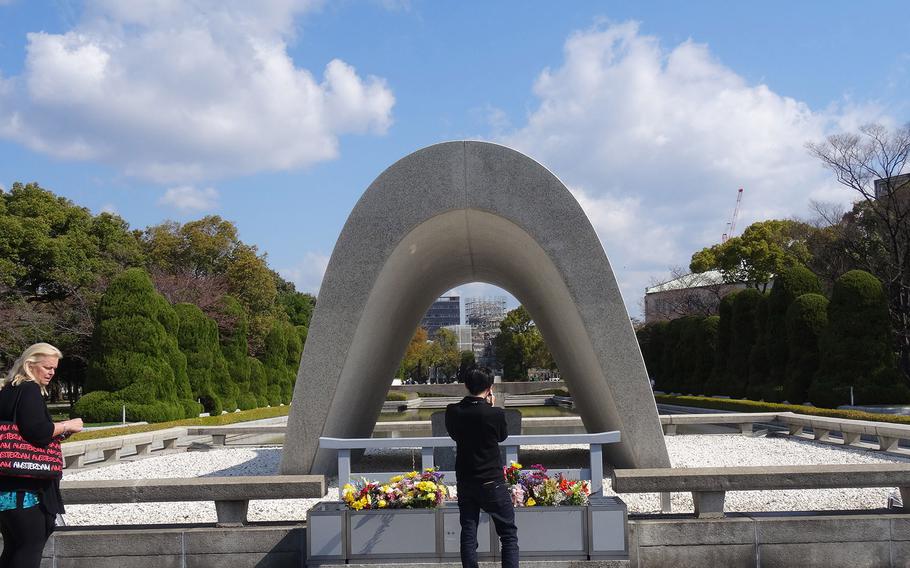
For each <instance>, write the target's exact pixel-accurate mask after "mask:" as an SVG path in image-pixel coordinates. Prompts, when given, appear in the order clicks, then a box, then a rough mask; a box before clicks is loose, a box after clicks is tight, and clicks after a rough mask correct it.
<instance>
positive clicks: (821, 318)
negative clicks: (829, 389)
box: [784, 294, 828, 403]
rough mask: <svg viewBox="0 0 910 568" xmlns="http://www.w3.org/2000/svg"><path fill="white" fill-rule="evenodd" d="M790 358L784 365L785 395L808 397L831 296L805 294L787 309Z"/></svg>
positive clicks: (796, 399)
mask: <svg viewBox="0 0 910 568" xmlns="http://www.w3.org/2000/svg"><path fill="white" fill-rule="evenodd" d="M786 323H787V327H786V330H787V340H788V341H789V342H790V345H789V348H788V356H789V360H788V361H787V366H786V368H785V375H784V377H785V380H784V399H785V400H787V401H790V402H793V403H799V402H804V401H806V400H808V392H809V386H810V385H811V384H812V378H813V377H814V376H815V373H816V372H817V371H818V340H819V337H820V336H821V334H822V331H824V329H825V326H827V325H828V299H827V298H825V297H824V296H822V295H821V294H803V295H802V296H800V297H798V298H796V299H795V300H794V301H793V303H792V304H790V307H789V308H788V309H787V321H786Z"/></svg>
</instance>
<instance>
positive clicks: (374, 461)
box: [65, 434, 910, 525]
mask: <svg viewBox="0 0 910 568" xmlns="http://www.w3.org/2000/svg"><path fill="white" fill-rule="evenodd" d="M666 441H667V449H668V451H669V453H670V460H671V462H672V464H673V466H674V467H732V466H743V465H802V464H806V465H810V464H858V463H898V462H904V463H906V462H908V461H910V459H908V458H903V457H899V456H890V455H882V454H880V453H878V452H873V451H868V450H863V449H855V448H845V447H840V446H832V445H828V444H820V443H816V442H813V441H810V440H803V439H798V438H750V437H746V436H742V435H739V434H730V435H716V434H715V435H686V436H670V437H667V438H666ZM521 456H522V457H521V459H522V461H523V462H526V463H524V465H530V464H532V463H535V462H536V461H540V462H542V463H544V464H545V465H549V466H551V467H556V466H557V465H559V466H561V467H585V466H586V465H587V459H588V458H587V452H586V446H582V445H563V446H528V447H523V448H522V454H521ZM280 461H281V449H280V448H275V447H261V448H257V447H244V448H236V449H218V450H211V451H206V452H186V453H178V454H169V455H165V456H160V457H153V458H148V459H143V460H138V461H133V462H125V463H120V464H117V465H112V466H109V467H103V468H97V469H90V470H84V471H80V472H78V473H74V474H67V475H66V476H65V478H66V479H69V480H90V479H141V478H181V477H219V476H240V475H274V474H276V473H278V469H279V464H280ZM412 464H414V465H417V466H419V464H420V455H419V452H414V451H411V450H369V451H367V452H366V453H365V455H364V456H363V458H362V459H361V460H360V461H359V463H357V464H355V466H354V469H355V471H357V470H360V471H390V472H392V471H401V470H402V469H410V468H411V467H412ZM390 475H391V473H390ZM326 482H327V483H328V484H329V487H330V488H329V494H328V496H326V497H325V499H326V500H337V499H338V481H337V478H328V479H327V480H326ZM604 488H605V492H606V493H607V494H614V493H613V492H612V490H611V488H610V480H609V479H606V480H604ZM894 489H895V488H872V489H819V490H791V491H738V492H730V493H727V499H726V510H728V511H743V512H749V511H753V512H759V511H823V510H850V509H876V508H882V507H884V506H885V504H886V502H887V498H888V495H889V494H890V493H892V492H893V491H894ZM623 500H624V501H625V502H626V503H627V504H628V506H629V512H630V513H657V512H659V511H660V502H659V496H658V495H657V494H656V493H655V494H625V495H623ZM318 501H320V499H276V500H265V501H251V502H250V509H249V518H250V520H252V521H300V520H303V519H305V518H306V511H307V510H308V509H309V508H310V507H312V506H313V505H314V504H315V503H317V502H318ZM672 503H673V511H674V512H691V511H692V510H693V506H692V497H691V494H689V493H674V494H673V495H672ZM65 521H66V523H67V524H68V525H129V524H168V523H214V522H215V505H214V503H207V502H190V503H146V504H132V503H130V504H116V505H70V506H68V507H67V514H66V515H65Z"/></svg>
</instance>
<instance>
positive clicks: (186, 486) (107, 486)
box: [60, 475, 326, 526]
mask: <svg viewBox="0 0 910 568" xmlns="http://www.w3.org/2000/svg"><path fill="white" fill-rule="evenodd" d="M60 491H61V493H62V494H63V500H64V502H66V503H67V504H68V505H97V504H111V503H164V502H174V501H214V502H215V510H216V512H217V514H218V526H240V525H244V524H246V522H247V519H246V514H247V509H248V507H249V503H250V500H253V499H309V498H320V497H324V496H325V494H326V488H325V477H323V476H321V475H274V476H269V477H257V476H248V477H241V476H238V477H194V478H188V479H116V480H91V481H66V480H64V481H62V482H61V483H60Z"/></svg>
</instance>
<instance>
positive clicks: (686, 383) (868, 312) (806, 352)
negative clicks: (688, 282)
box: [637, 266, 910, 407]
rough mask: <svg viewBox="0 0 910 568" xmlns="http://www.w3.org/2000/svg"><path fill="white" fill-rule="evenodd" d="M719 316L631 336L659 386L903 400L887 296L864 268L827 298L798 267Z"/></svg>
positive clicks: (748, 292)
mask: <svg viewBox="0 0 910 568" xmlns="http://www.w3.org/2000/svg"><path fill="white" fill-rule="evenodd" d="M719 312H720V315H719V316H711V317H700V316H688V317H683V318H679V319H676V320H673V321H670V322H659V323H653V324H648V325H645V326H643V327H642V328H641V329H639V330H638V331H637V335H638V341H639V345H640V346H641V350H642V354H643V356H644V358H645V364H646V366H647V368H648V373H649V375H650V376H651V378H652V379H654V380H655V383H656V384H655V388H656V389H657V390H661V391H664V392H673V393H683V394H707V395H726V396H731V397H735V398H742V397H745V398H749V399H753V400H764V401H769V402H781V401H789V402H792V403H800V402H811V403H812V404H814V405H817V406H824V407H835V406H838V405H843V404H849V403H850V388H851V387H852V388H853V396H854V402H855V403H856V404H877V403H904V402H910V388H908V386H907V381H906V379H905V377H904V376H903V374H902V373H901V372H900V371H899V370H898V368H897V359H896V355H895V352H894V348H893V335H892V333H891V324H890V319H889V314H888V305H887V298H886V296H885V293H884V290H883V288H882V284H881V282H879V280H878V279H877V278H875V277H874V276H873V275H871V274H869V273H868V272H864V271H860V270H853V271H850V272H848V273H846V274H844V275H843V276H841V277H840V278H839V279H838V280H837V281H836V282H835V285H834V289H833V291H832V294H831V298H830V300H829V299H828V298H826V297H825V296H824V295H823V294H822V291H821V286H820V284H819V281H818V278H817V277H816V276H815V274H813V273H812V272H811V271H810V270H808V269H807V268H805V267H802V266H797V267H794V268H791V269H788V270H785V271H782V272H781V273H780V274H778V275H777V277H776V278H775V281H774V286H773V287H772V289H771V292H770V293H762V292H759V291H758V290H756V289H754V288H749V289H745V290H741V291H738V292H735V293H733V294H730V295H728V296H726V297H724V298H723V300H722V301H721V303H720V309H719Z"/></svg>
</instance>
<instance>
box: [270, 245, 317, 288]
mask: <svg viewBox="0 0 910 568" xmlns="http://www.w3.org/2000/svg"><path fill="white" fill-rule="evenodd" d="M328 266H329V255H327V254H323V253H321V252H315V251H307V252H306V254H304V256H303V260H302V261H301V262H300V263H299V264H298V265H297V266H295V267H293V268H285V269H280V270H279V271H278V273H279V274H281V277H282V278H285V279H287V280H289V281H291V282H293V283H294V286H295V287H296V288H297V291H298V292H309V293H310V294H314V295H315V294H319V288H320V287H321V286H322V277H323V276H325V270H326V268H328Z"/></svg>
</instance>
